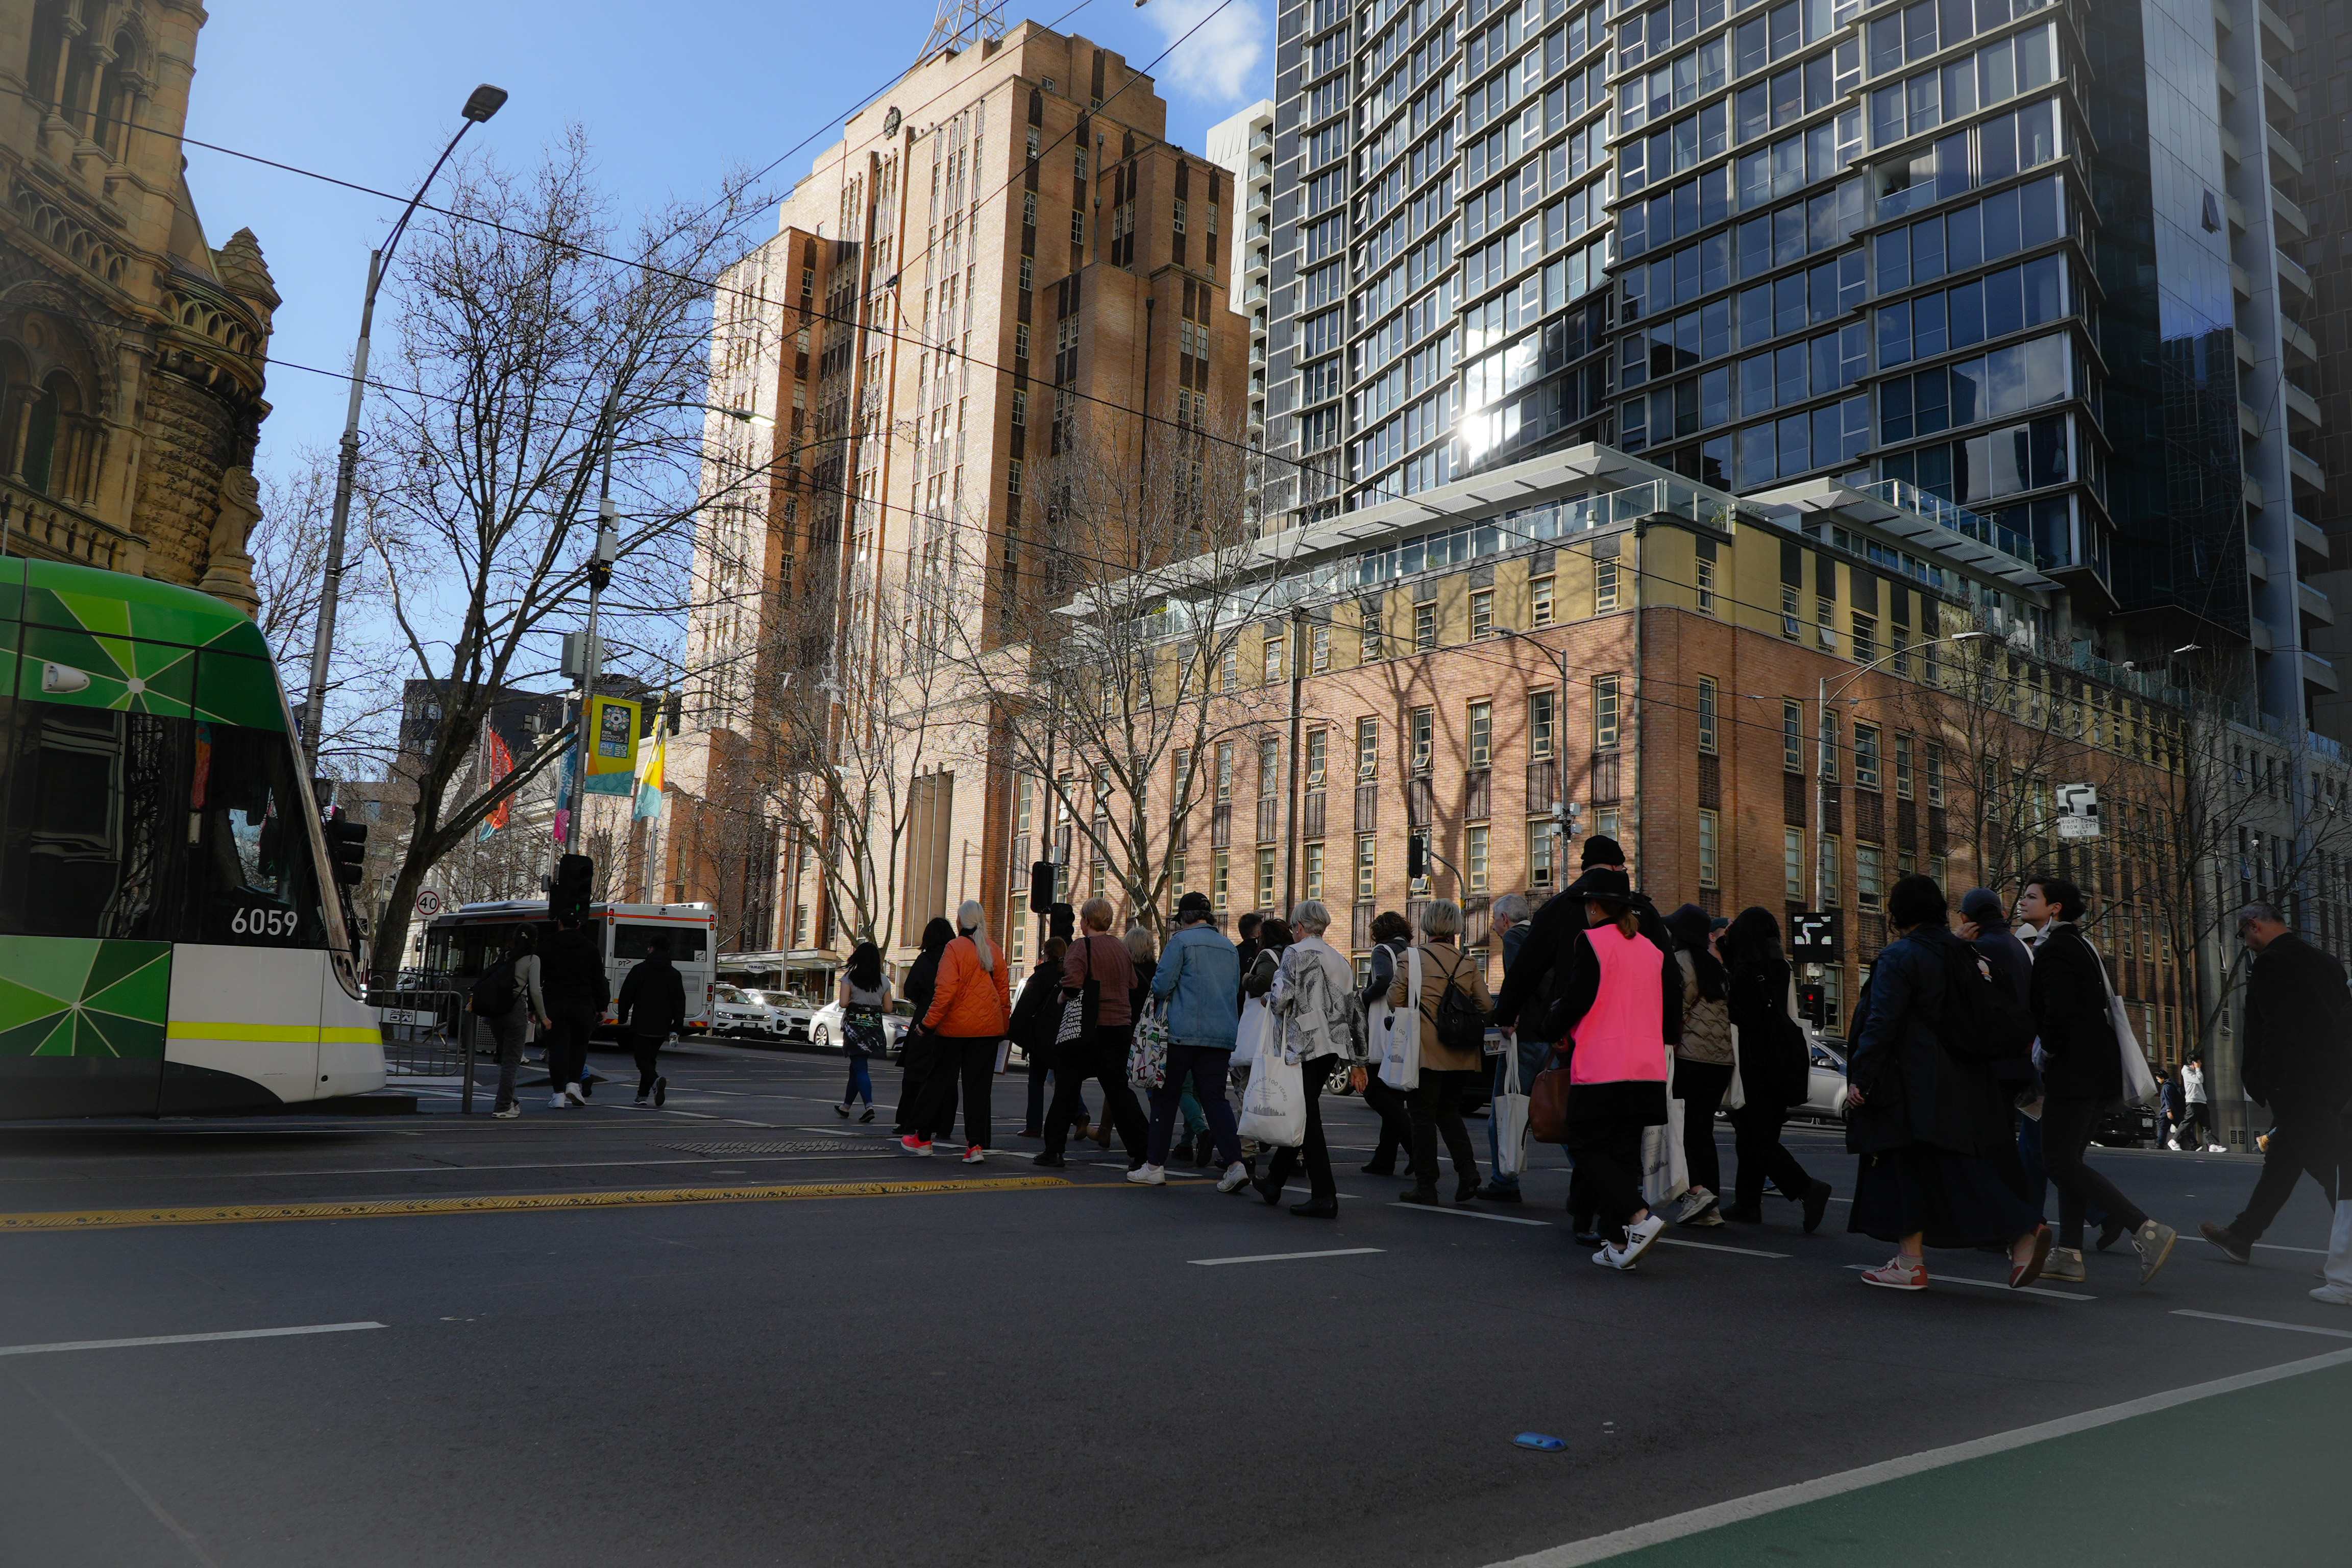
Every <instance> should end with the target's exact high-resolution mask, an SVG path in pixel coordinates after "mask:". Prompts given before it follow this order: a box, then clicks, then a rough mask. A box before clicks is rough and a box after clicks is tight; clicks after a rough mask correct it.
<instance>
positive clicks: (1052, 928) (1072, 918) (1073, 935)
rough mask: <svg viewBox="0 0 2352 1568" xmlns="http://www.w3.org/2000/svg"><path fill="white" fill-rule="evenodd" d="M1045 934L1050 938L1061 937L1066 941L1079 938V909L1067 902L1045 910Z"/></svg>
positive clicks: (1074, 940) (1073, 940)
mask: <svg viewBox="0 0 2352 1568" xmlns="http://www.w3.org/2000/svg"><path fill="white" fill-rule="evenodd" d="M1045 935H1046V938H1047V939H1048V940H1051V939H1052V938H1054V937H1057V936H1058V937H1060V938H1061V939H1062V940H1063V941H1064V942H1076V941H1077V939H1078V918H1077V911H1076V910H1073V909H1071V908H1070V906H1069V905H1067V904H1055V906H1053V908H1051V909H1049V910H1046V911H1045Z"/></svg>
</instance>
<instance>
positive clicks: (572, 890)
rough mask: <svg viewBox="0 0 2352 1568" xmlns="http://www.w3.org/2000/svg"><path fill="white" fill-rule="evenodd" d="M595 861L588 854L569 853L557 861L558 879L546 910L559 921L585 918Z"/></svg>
mask: <svg viewBox="0 0 2352 1568" xmlns="http://www.w3.org/2000/svg"><path fill="white" fill-rule="evenodd" d="M595 878H596V862H595V861H593V860H591V859H590V858H588V857H587V856H585V855H566V856H563V857H562V858H560V859H558V860H557V861H556V862H555V880H554V882H553V883H552V884H551V886H550V888H549V889H548V898H547V912H548V913H549V914H551V915H553V916H554V917H555V918H556V919H558V920H566V919H569V920H585V919H587V917H588V899H589V893H590V888H591V885H592V884H593V882H594V880H595Z"/></svg>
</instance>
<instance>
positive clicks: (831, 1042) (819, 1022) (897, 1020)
mask: <svg viewBox="0 0 2352 1568" xmlns="http://www.w3.org/2000/svg"><path fill="white" fill-rule="evenodd" d="M906 1032H907V1020H906V1019H904V1018H902V1017H900V1016H898V1014H896V1013H885V1014H884V1015H882V1033H883V1037H884V1038H885V1039H887V1041H888V1042H889V1047H890V1054H891V1055H892V1056H894V1057H895V1056H897V1055H898V1041H899V1039H900V1038H901V1037H903V1036H904V1035H905V1034H906ZM808 1039H809V1044H810V1045H813V1046H814V1047H817V1048H818V1049H819V1050H823V1049H824V1048H825V1047H829V1046H837V1045H839V1044H840V1043H841V999H840V998H839V997H837V996H836V997H835V998H834V999H833V1000H832V1001H830V1002H828V1003H826V1004H825V1005H824V1006H822V1007H819V1008H818V1009H817V1010H816V1012H815V1013H814V1015H812V1016H811V1017H810V1019H809V1032H808Z"/></svg>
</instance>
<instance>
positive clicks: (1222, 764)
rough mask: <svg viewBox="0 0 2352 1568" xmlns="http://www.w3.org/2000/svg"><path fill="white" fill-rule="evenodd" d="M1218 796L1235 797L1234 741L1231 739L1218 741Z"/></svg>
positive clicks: (1220, 798)
mask: <svg viewBox="0 0 2352 1568" xmlns="http://www.w3.org/2000/svg"><path fill="white" fill-rule="evenodd" d="M1217 798H1218V799H1219V800H1231V799H1233V798H1234V743H1233V742H1231V741H1220V742H1217Z"/></svg>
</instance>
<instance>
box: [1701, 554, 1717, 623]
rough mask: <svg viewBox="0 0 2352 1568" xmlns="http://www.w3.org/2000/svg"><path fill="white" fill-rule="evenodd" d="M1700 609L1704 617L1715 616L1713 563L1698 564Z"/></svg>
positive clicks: (1703, 562)
mask: <svg viewBox="0 0 2352 1568" xmlns="http://www.w3.org/2000/svg"><path fill="white" fill-rule="evenodd" d="M1698 608H1699V614H1701V615H1703V616H1711V615H1713V614H1715V563H1714V562H1712V561H1702V562H1700V563H1698Z"/></svg>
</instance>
